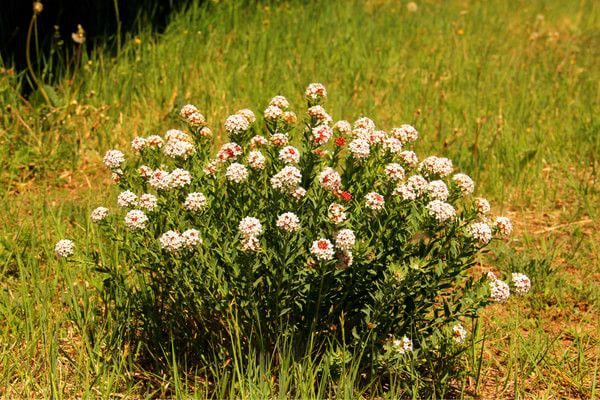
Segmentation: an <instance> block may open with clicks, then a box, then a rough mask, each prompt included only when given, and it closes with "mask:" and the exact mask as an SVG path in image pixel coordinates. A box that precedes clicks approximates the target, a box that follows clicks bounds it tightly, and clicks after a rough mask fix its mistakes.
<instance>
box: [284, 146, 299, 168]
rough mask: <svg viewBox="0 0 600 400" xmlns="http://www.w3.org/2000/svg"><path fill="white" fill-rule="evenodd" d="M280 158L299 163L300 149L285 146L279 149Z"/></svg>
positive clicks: (291, 162) (287, 161)
mask: <svg viewBox="0 0 600 400" xmlns="http://www.w3.org/2000/svg"><path fill="white" fill-rule="evenodd" d="M279 159H280V160H282V161H285V162H286V163H290V164H298V162H299V161H300V151H298V149H297V148H295V147H292V146H285V147H284V148H283V149H281V150H279Z"/></svg>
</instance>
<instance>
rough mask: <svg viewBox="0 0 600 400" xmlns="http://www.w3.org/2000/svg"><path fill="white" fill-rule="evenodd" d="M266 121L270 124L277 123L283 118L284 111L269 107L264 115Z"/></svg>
mask: <svg viewBox="0 0 600 400" xmlns="http://www.w3.org/2000/svg"><path fill="white" fill-rule="evenodd" d="M263 115H264V117H265V120H266V121H268V122H275V121H277V120H278V119H279V118H281V117H282V116H283V110H282V109H281V108H279V107H277V106H269V107H267V108H266V109H265V111H264V113H263Z"/></svg>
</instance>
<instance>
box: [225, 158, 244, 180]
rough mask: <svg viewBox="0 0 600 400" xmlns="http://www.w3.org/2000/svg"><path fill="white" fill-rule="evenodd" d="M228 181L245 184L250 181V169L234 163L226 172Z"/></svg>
mask: <svg viewBox="0 0 600 400" xmlns="http://www.w3.org/2000/svg"><path fill="white" fill-rule="evenodd" d="M225 176H226V177H227V180H229V181H230V182H235V183H244V182H246V180H248V169H247V168H246V167H245V166H244V165H243V164H240V163H232V164H231V165H230V166H229V167H227V171H226V172H225Z"/></svg>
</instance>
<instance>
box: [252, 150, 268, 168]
mask: <svg viewBox="0 0 600 400" xmlns="http://www.w3.org/2000/svg"><path fill="white" fill-rule="evenodd" d="M265 162H266V158H265V156H264V155H263V153H261V152H260V151H258V150H252V151H251V152H250V153H248V165H249V166H250V168H252V169H254V170H259V169H263V168H265Z"/></svg>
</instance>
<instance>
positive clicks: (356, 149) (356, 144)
mask: <svg viewBox="0 0 600 400" xmlns="http://www.w3.org/2000/svg"><path fill="white" fill-rule="evenodd" d="M348 150H350V153H351V154H352V157H353V158H354V159H355V160H359V161H361V160H365V159H366V158H368V157H369V154H371V145H370V144H369V142H368V141H366V140H365V139H354V140H353V141H351V142H350V144H348Z"/></svg>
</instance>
